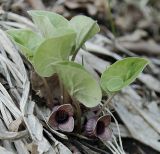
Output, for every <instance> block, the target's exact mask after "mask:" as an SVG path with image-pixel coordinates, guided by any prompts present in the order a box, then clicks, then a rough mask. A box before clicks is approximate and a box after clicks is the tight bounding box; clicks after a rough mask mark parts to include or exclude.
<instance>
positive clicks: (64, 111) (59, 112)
mask: <svg viewBox="0 0 160 154" xmlns="http://www.w3.org/2000/svg"><path fill="white" fill-rule="evenodd" d="M48 124H49V125H50V126H51V127H52V128H53V129H55V130H61V131H64V132H72V131H73V129H74V119H73V108H72V106H71V105H70V104H63V105H60V106H55V107H54V108H53V111H52V113H51V115H50V117H49V120H48Z"/></svg>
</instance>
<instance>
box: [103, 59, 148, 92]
mask: <svg viewBox="0 0 160 154" xmlns="http://www.w3.org/2000/svg"><path fill="white" fill-rule="evenodd" d="M147 64H148V60H146V59H144V58H137V57H130V58H125V59H123V60H119V61H117V62H115V63H114V64H112V65H111V66H110V67H109V68H108V69H107V70H106V71H105V72H104V73H103V74H102V76H101V80H100V83H101V86H102V88H103V89H104V90H105V91H106V92H108V91H110V92H116V91H119V90H121V89H122V88H123V87H126V86H128V85H129V84H131V83H132V82H133V81H134V80H135V79H136V78H137V77H138V75H139V74H140V73H141V72H142V71H143V69H144V68H145V66H146V65H147Z"/></svg>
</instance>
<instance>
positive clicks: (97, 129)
mask: <svg viewBox="0 0 160 154" xmlns="http://www.w3.org/2000/svg"><path fill="white" fill-rule="evenodd" d="M110 122H111V117H110V116H109V115H105V116H101V117H100V118H98V117H94V118H91V119H89V120H88V121H87V124H86V133H87V135H88V136H96V137H98V138H100V139H101V140H110V139H111V136H112V132H111V130H110V129H109V124H110Z"/></svg>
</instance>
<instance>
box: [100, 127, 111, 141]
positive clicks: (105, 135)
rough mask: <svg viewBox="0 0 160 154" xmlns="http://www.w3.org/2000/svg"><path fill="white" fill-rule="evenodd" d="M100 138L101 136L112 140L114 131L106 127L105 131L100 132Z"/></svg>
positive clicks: (103, 138)
mask: <svg viewBox="0 0 160 154" xmlns="http://www.w3.org/2000/svg"><path fill="white" fill-rule="evenodd" d="M97 137H98V138H100V139H101V140H107V141H108V140H111V139H112V131H111V130H110V129H109V128H108V127H106V128H105V131H104V132H103V133H102V134H100V135H97Z"/></svg>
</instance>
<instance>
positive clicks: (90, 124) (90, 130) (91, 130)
mask: <svg viewBox="0 0 160 154" xmlns="http://www.w3.org/2000/svg"><path fill="white" fill-rule="evenodd" d="M96 125H97V118H91V119H89V120H88V121H87V123H86V126H85V131H86V134H87V135H89V136H94V135H95V128H96Z"/></svg>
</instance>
